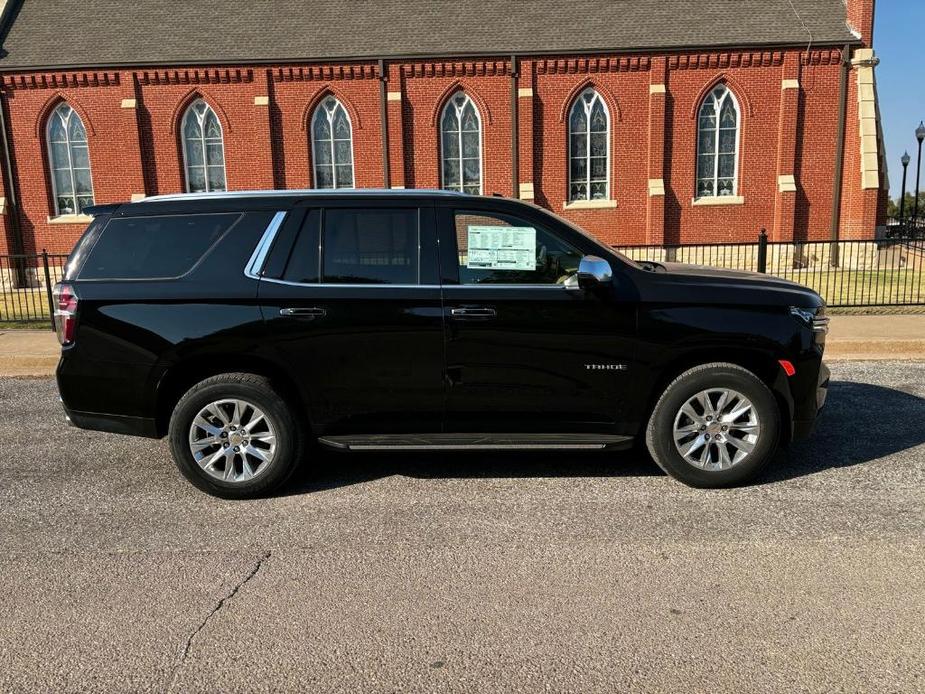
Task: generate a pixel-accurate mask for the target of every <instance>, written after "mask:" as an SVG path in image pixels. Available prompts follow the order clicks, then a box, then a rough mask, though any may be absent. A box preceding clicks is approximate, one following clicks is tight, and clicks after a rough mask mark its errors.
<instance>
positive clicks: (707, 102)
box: [697, 84, 739, 198]
mask: <svg viewBox="0 0 925 694" xmlns="http://www.w3.org/2000/svg"><path fill="white" fill-rule="evenodd" d="M738 173H739V104H738V102H737V101H736V98H735V96H734V95H733V93H732V92H731V91H730V90H729V88H728V87H727V86H726V85H725V84H718V85H717V86H716V87H715V88H714V89H713V90H712V91H711V92H710V93H709V94H707V96H706V98H705V99H704V100H703V104H702V105H701V106H700V113H699V115H698V118H697V197H698V198H709V197H717V196H725V195H736V191H737V190H738Z"/></svg>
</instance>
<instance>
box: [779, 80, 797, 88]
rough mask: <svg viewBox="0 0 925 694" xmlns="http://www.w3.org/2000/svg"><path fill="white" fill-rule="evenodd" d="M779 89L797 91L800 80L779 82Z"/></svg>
mask: <svg viewBox="0 0 925 694" xmlns="http://www.w3.org/2000/svg"><path fill="white" fill-rule="evenodd" d="M780 88H781V89H799V88H800V80H781V81H780Z"/></svg>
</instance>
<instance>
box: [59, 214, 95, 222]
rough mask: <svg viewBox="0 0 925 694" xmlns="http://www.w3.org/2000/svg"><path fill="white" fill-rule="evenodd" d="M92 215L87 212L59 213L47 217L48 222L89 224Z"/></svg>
mask: <svg viewBox="0 0 925 694" xmlns="http://www.w3.org/2000/svg"><path fill="white" fill-rule="evenodd" d="M92 221H93V217H91V216H90V215H88V214H59V215H58V216H57V217H49V218H48V223H49V224H89V223H90V222H92Z"/></svg>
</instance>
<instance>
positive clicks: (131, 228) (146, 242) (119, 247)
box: [80, 214, 241, 279]
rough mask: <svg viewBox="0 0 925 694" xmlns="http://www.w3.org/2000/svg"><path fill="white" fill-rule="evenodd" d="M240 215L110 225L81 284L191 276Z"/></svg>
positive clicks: (139, 219) (174, 217)
mask: <svg viewBox="0 0 925 694" xmlns="http://www.w3.org/2000/svg"><path fill="white" fill-rule="evenodd" d="M240 216H241V215H240V214H199V215H171V216H164V217H133V218H129V219H125V218H122V219H113V220H110V222H109V224H107V225H106V228H105V229H103V232H102V234H101V235H100V238H99V240H98V241H97V242H96V245H94V246H93V250H91V251H90V254H89V255H88V257H87V261H86V262H85V263H84V266H83V268H82V269H81V271H80V279H142V278H158V277H179V276H180V275H184V274H186V273H187V272H189V271H190V270H191V269H192V267H193V266H194V265H195V264H196V263H197V262H198V261H199V259H200V258H202V256H203V255H205V253H206V251H208V250H209V249H210V248H211V247H212V246H213V245H214V244H215V242H216V241H218V239H219V238H221V236H222V234H224V233H225V232H226V231H228V229H229V228H230V227H231V225H232V224H234V223H235V222H236V221H237V220H238V219H239V218H240Z"/></svg>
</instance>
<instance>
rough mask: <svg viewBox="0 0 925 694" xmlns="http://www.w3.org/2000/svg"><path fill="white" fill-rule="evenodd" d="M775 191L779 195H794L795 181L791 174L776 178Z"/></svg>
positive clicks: (795, 189) (795, 190)
mask: <svg viewBox="0 0 925 694" xmlns="http://www.w3.org/2000/svg"><path fill="white" fill-rule="evenodd" d="M777 190H778V192H780V193H796V192H797V181H796V178H795V177H794V175H793V174H785V175H783V176H778V177H777Z"/></svg>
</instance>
